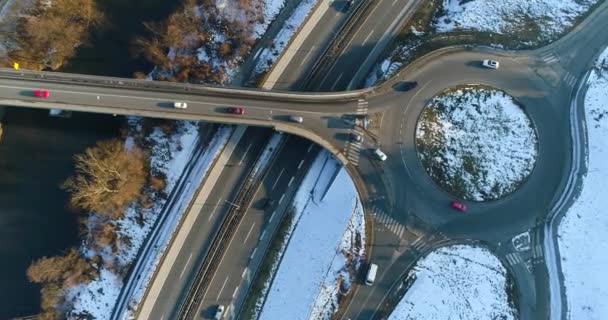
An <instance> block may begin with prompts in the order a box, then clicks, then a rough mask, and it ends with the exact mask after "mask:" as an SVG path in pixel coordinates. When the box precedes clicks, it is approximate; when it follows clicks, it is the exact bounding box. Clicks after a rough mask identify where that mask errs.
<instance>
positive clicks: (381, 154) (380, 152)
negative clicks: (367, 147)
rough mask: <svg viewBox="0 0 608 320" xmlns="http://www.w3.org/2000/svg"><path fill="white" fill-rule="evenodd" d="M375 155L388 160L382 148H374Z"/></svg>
mask: <svg viewBox="0 0 608 320" xmlns="http://www.w3.org/2000/svg"><path fill="white" fill-rule="evenodd" d="M374 155H375V156H376V157H377V158H378V159H379V160H380V161H386V158H387V157H386V154H385V153H384V152H382V150H380V148H376V150H374Z"/></svg>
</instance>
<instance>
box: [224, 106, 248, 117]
mask: <svg viewBox="0 0 608 320" xmlns="http://www.w3.org/2000/svg"><path fill="white" fill-rule="evenodd" d="M228 113H231V114H239V115H240V114H245V108H243V107H230V108H228Z"/></svg>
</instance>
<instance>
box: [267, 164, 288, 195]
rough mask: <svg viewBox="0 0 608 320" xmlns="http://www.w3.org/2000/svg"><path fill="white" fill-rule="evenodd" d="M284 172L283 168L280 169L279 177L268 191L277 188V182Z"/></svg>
mask: <svg viewBox="0 0 608 320" xmlns="http://www.w3.org/2000/svg"><path fill="white" fill-rule="evenodd" d="M284 171H285V168H283V169H281V172H279V176H278V177H277V180H275V181H274V183H273V184H272V188H270V190H274V187H276V186H277V183H278V182H279V179H281V176H282V175H283V172H284Z"/></svg>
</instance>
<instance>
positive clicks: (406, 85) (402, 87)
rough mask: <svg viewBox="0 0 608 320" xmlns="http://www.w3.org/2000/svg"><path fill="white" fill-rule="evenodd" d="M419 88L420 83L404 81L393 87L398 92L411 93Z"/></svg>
mask: <svg viewBox="0 0 608 320" xmlns="http://www.w3.org/2000/svg"><path fill="white" fill-rule="evenodd" d="M417 86H418V81H402V82H399V83H396V84H395V85H393V89H395V90H397V91H410V90H412V89H414V88H416V87H417Z"/></svg>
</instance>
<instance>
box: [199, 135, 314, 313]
mask: <svg viewBox="0 0 608 320" xmlns="http://www.w3.org/2000/svg"><path fill="white" fill-rule="evenodd" d="M318 151H319V149H318V147H316V146H315V145H314V144H313V143H311V142H310V141H307V140H305V139H302V138H298V137H295V136H290V137H288V138H287V144H286V145H285V147H284V148H283V149H282V150H281V151H280V152H279V154H278V155H277V157H276V159H275V161H274V165H273V166H272V167H271V168H270V169H269V172H268V174H267V175H266V177H265V178H264V180H263V181H262V183H261V185H260V188H259V189H258V191H257V193H256V194H255V197H254V199H253V200H252V204H251V206H250V207H249V208H248V209H247V211H246V212H245V214H244V216H243V220H242V221H241V223H240V225H239V226H238V228H237V230H236V232H235V235H234V238H233V239H232V241H231V242H230V244H229V245H228V247H227V248H226V251H225V253H224V256H223V258H222V260H221V262H220V264H219V266H218V269H217V272H216V273H215V275H214V277H213V278H212V280H211V284H210V285H209V287H208V289H207V291H206V292H205V294H204V298H203V300H202V303H201V306H200V308H199V311H198V314H199V315H201V317H202V318H203V319H212V318H213V316H214V314H215V311H216V310H217V306H218V305H220V304H222V305H224V306H225V307H226V311H225V314H226V315H225V319H236V314H237V313H238V312H239V310H240V309H241V307H242V304H243V302H244V300H245V298H246V296H247V293H248V289H249V286H250V285H251V282H252V280H253V277H254V275H255V274H254V273H255V272H256V270H257V269H258V267H259V265H260V264H261V263H262V262H263V258H264V256H263V255H264V253H265V252H266V249H267V248H268V246H269V244H270V242H271V240H272V235H273V234H274V232H275V231H276V228H277V227H278V225H279V223H280V221H281V220H282V218H283V216H284V214H286V212H288V210H289V209H290V208H291V200H292V198H293V196H294V195H295V192H296V191H297V188H298V186H299V184H300V181H301V179H302V178H303V176H304V174H305V173H306V171H307V169H308V167H309V165H310V164H311V163H312V161H313V160H314V158H315V156H316V155H317V154H318ZM268 199H272V200H273V201H274V203H273V204H271V205H268V204H267V200H268Z"/></svg>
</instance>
